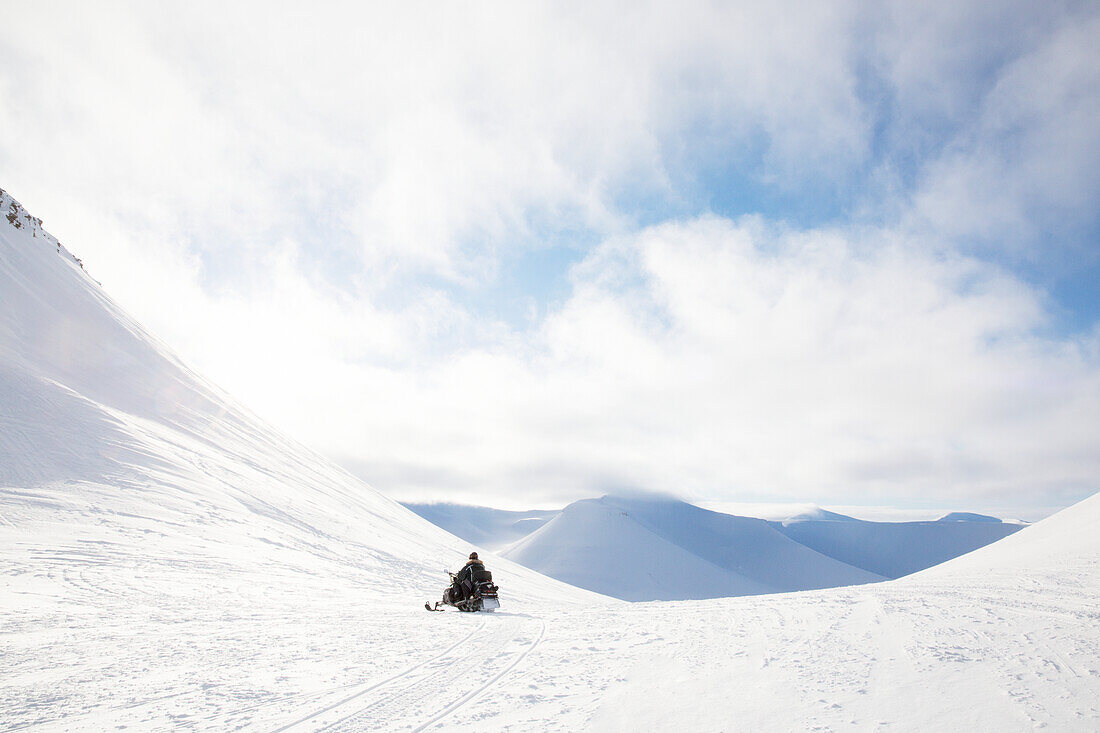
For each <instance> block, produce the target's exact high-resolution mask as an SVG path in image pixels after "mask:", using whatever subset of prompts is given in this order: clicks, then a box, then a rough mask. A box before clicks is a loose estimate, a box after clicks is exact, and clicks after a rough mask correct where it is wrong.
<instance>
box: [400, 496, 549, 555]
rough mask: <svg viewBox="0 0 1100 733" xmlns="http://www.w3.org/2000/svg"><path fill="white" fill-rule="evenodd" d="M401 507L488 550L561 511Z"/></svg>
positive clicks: (438, 505) (440, 505) (514, 539)
mask: <svg viewBox="0 0 1100 733" xmlns="http://www.w3.org/2000/svg"><path fill="white" fill-rule="evenodd" d="M403 506H404V507H406V508H407V509H410V510H412V511H413V512H416V514H418V515H419V516H421V517H423V518H424V519H427V520H428V521H429V522H431V523H432V524H434V525H436V526H437V527H442V528H443V529H445V530H447V531H448V532H450V533H451V534H453V535H454V536H455V537H461V538H462V539H464V540H467V541H468V542H472V543H474V544H476V545H480V546H482V547H486V548H488V549H490V550H499V549H501V548H503V547H506V546H508V545H511V544H513V543H515V542H517V541H519V540H521V539H523V538H524V537H526V536H527V535H529V534H531V533H532V532H534V531H535V530H536V529H538V528H539V527H541V526H542V525H544V524H546V523H547V522H549V521H550V520H551V519H553V518H554V517H556V516H557V515H558V514H559V513H560V512H558V511H556V510H548V511H541V510H537V509H534V510H530V511H524V512H517V511H507V510H504V509H493V508H490V507H481V506H466V505H462V504H447V503H435V504H410V503H404V504H403Z"/></svg>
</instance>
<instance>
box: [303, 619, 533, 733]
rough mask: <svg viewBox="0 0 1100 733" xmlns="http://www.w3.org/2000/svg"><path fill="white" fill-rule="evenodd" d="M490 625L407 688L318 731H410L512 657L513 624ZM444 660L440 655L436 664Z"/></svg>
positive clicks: (387, 693)
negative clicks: (472, 679) (473, 678)
mask: <svg viewBox="0 0 1100 733" xmlns="http://www.w3.org/2000/svg"><path fill="white" fill-rule="evenodd" d="M486 622H487V623H488V620H487V621H486ZM493 622H494V627H493V629H492V632H491V633H489V634H488V635H486V636H482V637H479V638H477V639H475V640H473V641H472V642H471V643H470V644H468V645H466V646H464V647H463V648H462V649H459V650H458V652H457V653H456V654H455V655H454V656H453V657H452V658H451V659H450V660H449V661H447V662H446V663H445V664H435V665H432V666H431V667H429V668H428V669H426V670H425V673H424V674H422V675H419V676H418V677H417V678H416V679H414V680H412V681H411V682H408V683H407V684H403V685H401V686H393V687H391V688H390V689H383V690H381V691H379V692H378V693H376V696H374V697H372V699H371V701H370V702H368V703H367V704H365V705H364V704H362V703H360V704H359V705H358V707H357V709H356V710H354V711H353V712H351V713H349V714H347V715H345V716H344V717H342V718H340V719H338V720H335V721H332V722H331V723H329V724H328V725H326V726H324V727H322V728H320V729H318V730H334V729H336V730H354V731H358V730H375V729H379V728H386V729H387V730H399V729H405V730H411V729H412V727H413V726H414V725H416V723H417V721H418V719H422V718H423V717H424V716H425V715H429V714H432V713H431V711H433V710H434V709H437V706H438V705H439V704H441V702H440V699H442V700H448V699H453V698H454V697H456V696H458V695H461V694H463V693H464V692H467V689H466V687H465V685H466V684H467V678H468V677H470V676H474V675H479V674H480V673H482V672H484V671H485V669H486V668H490V671H489V672H488V674H490V675H491V674H492V670H491V665H492V664H493V662H494V661H495V660H498V659H500V658H501V657H503V656H508V655H511V654H514V653H515V650H513V649H509V647H510V646H511V645H512V643H513V642H514V641H515V640H516V631H517V625H516V623H515V622H514V621H512V620H510V619H501V618H499V617H497V618H494V619H493ZM520 628H521V627H520ZM525 648H526V647H525ZM502 649H506V650H508V651H504V652H502V651H501V650H502ZM444 656H446V655H440V657H438V658H437V661H438V660H442V658H443V657H444ZM401 681H402V682H404V680H401ZM425 708H427V710H425Z"/></svg>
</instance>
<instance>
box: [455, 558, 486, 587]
mask: <svg viewBox="0 0 1100 733" xmlns="http://www.w3.org/2000/svg"><path fill="white" fill-rule="evenodd" d="M484 569H485V563H483V562H481V560H467V561H466V566H465V567H463V568H462V569H461V570H459V571H458V578H457V580H458V582H459V583H460V584H461V583H462V582H463V581H465V580H468V581H470V587H471V588H472V587H473V586H474V573H475V572H477V571H479V570H484Z"/></svg>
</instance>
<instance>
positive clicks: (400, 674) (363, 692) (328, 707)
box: [272, 619, 489, 733]
mask: <svg viewBox="0 0 1100 733" xmlns="http://www.w3.org/2000/svg"><path fill="white" fill-rule="evenodd" d="M488 623H489V621H488V620H487V619H486V620H484V621H482V622H481V625H480V626H478V627H477V628H476V629H474V630H473V631H471V632H470V633H469V634H467V635H466V636H464V637H462V638H461V639H459V640H458V641H456V642H455V643H454V644H452V645H451V646H449V647H448V648H447V649H446V651H443V652H441V653H440V654H437V655H435V656H434V657H433V658H432V659H430V660H428V661H427V662H417V663H416V664H413V665H410V666H408V667H406V668H404V669H402V670H401V671H400V672H398V673H397V674H395V675H392V676H390V677H387V678H386V679H384V680H381V681H380V682H375V683H374V684H372V685H370V686H368V687H365V688H364V689H362V690H360V691H359V692H356V693H355V694H354V695H351V696H349V697H345V698H343V699H342V700H337V701H336V702H334V703H332V704H331V705H326V706H325V707H323V708H321V709H320V710H316V711H314V712H312V713H310V714H309V715H306V716H305V717H303V718H299V719H298V720H295V721H293V722H291V723H287V724H286V725H284V726H282V727H279V728H276V729H275V730H274V731H273V732H272V733H282V732H283V731H286V730H290V729H291V728H294V727H296V726H299V725H302V724H303V723H306V722H308V721H310V720H313V719H314V718H317V717H318V716H321V715H324V714H325V713H327V712H330V711H332V710H334V709H336V708H339V707H341V706H342V705H347V704H348V703H350V702H352V701H353V700H356V699H358V698H360V697H362V696H363V695H366V694H367V693H368V692H371V691H373V690H377V689H378V688H379V687H382V686H384V685H388V684H391V683H393V682H396V681H398V680H400V679H402V678H405V677H408V676H409V675H411V674H413V673H414V672H416V671H417V670H419V669H421V668H423V667H424V665H425V664H427V665H431V664H432V662H435V661H437V660H439V659H442V658H443V657H446V656H447V655H448V654H450V653H451V652H453V651H454V650H455V649H457V648H458V647H460V646H461V645H463V644H465V643H466V642H467V641H469V640H470V639H472V638H473V637H475V636H476V635H477V634H478V633H480V632H481V630H482V629H484V628H485V626H486V625H487V624H488ZM450 664H453V662H449V663H448V664H447V665H445V666H450ZM418 681H419V680H418ZM358 712H359V711H356V713H353V714H352V715H355V714H358ZM348 717H352V716H346V717H345V718H341V719H340V720H339V721H337V722H336V723H329V724H328V725H326V726H325V728H322V729H321V730H324V729H326V728H331V727H332V726H333V725H336V724H337V723H339V722H342V721H343V720H346V719H347V718H348Z"/></svg>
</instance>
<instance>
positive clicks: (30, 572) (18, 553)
mask: <svg viewBox="0 0 1100 733" xmlns="http://www.w3.org/2000/svg"><path fill="white" fill-rule="evenodd" d="M0 211H3V212H5V214H6V215H7V216H6V217H5V218H4V219H0V575H2V578H0V621H2V624H0V625H2V626H3V628H4V630H5V632H12V633H5V634H3V635H0V637H2V638H0V678H2V679H3V680H4V683H3V689H2V696H0V723H3V724H4V725H13V726H14V725H16V724H18V725H24V724H28V723H33V722H34V721H36V720H39V721H41V720H50V719H60V717H62V716H66V715H69V714H72V713H73V712H74V710H75V709H80V710H82V711H83V712H82V713H81V714H82V715H83V714H90V713H89V712H88V709H86V708H85V707H82V706H83V705H84V703H85V702H86V703H87V704H88V705H90V706H91V708H92V709H101V708H104V707H105V706H111V705H112V704H116V703H117V702H118V701H117V700H112V699H108V698H104V697H103V696H102V695H100V693H99V692H97V690H96V683H95V682H87V681H85V682H79V681H78V679H77V678H78V677H79V676H80V673H73V672H72V669H73V665H74V664H77V663H78V657H81V656H83V655H84V654H85V652H87V651H88V649H89V648H90V647H86V646H85V644H88V645H91V646H92V647H95V648H96V649H97V651H96V652H94V654H92V657H91V659H93V660H98V661H95V662H94V663H95V664H96V665H97V668H99V669H101V670H102V674H104V675H107V676H111V675H115V674H118V666H117V665H116V664H115V663H114V662H112V659H115V660H118V659H122V658H125V657H127V655H128V654H131V653H134V652H135V651H136V650H137V649H139V648H140V649H143V650H144V651H143V652H142V656H143V657H144V658H143V660H142V661H141V665H143V666H144V667H146V668H148V669H149V670H150V672H149V674H150V675H152V677H151V678H150V679H149V680H147V682H151V683H152V684H154V685H157V684H161V683H165V682H167V681H168V680H171V679H172V678H173V677H175V676H176V675H177V674H178V675H181V676H182V677H181V679H191V680H192V681H194V680H193V678H191V677H188V673H187V672H186V671H184V670H180V669H177V666H176V661H177V654H176V652H178V650H179V648H180V645H182V644H188V643H190V642H188V641H187V637H186V634H184V635H183V636H180V635H178V634H176V633H174V632H175V631H180V630H182V629H185V628H188V626H189V625H193V624H200V625H201V623H202V622H205V621H209V620H211V619H220V620H221V621H222V622H224V623H225V625H224V626H222V627H221V628H222V631H221V632H216V633H218V634H222V633H225V634H228V636H223V637H221V639H220V641H219V640H218V639H216V638H206V639H202V640H199V641H196V643H198V644H199V645H200V646H201V647H203V648H204V649H206V651H211V650H213V648H214V647H216V646H217V645H218V644H219V643H224V645H226V647H227V648H231V649H237V651H236V652H235V653H239V654H244V655H260V656H264V655H275V656H276V657H279V656H280V655H283V654H287V653H289V654H295V653H300V652H302V650H303V648H304V647H303V645H304V644H305V643H306V642H308V641H309V639H308V638H305V637H302V638H298V639H296V640H295V641H294V642H293V643H290V644H288V645H287V646H286V647H285V648H272V647H270V643H271V640H270V639H269V640H268V641H267V642H264V646H265V648H264V649H260V648H250V647H249V643H250V642H249V641H247V640H249V639H252V640H255V639H259V638H263V637H264V634H266V633H273V632H272V630H270V629H269V630H260V629H255V628H249V629H247V630H246V629H244V628H243V627H242V628H238V627H237V626H236V625H235V624H232V623H229V620H230V619H233V618H237V619H242V618H249V617H251V618H253V619H255V620H256V621H257V622H259V621H260V619H261V618H263V616H264V614H267V613H271V612H272V611H273V609H279V610H281V611H282V612H285V613H286V614H289V615H291V616H294V617H299V618H301V619H302V622H303V623H305V624H306V625H307V626H311V625H312V622H311V620H310V618H309V617H310V614H311V613H321V614H323V615H327V616H328V617H329V618H330V619H331V618H332V615H333V613H338V612H339V613H343V612H346V613H348V614H353V615H354V616H355V617H356V618H357V620H358V622H363V623H365V622H367V621H368V619H369V617H371V616H374V615H376V614H377V613H379V609H380V608H385V607H387V606H390V605H399V606H403V607H408V608H413V609H419V613H421V614H423V613H424V611H423V608H422V604H423V602H424V601H425V600H427V599H429V598H433V599H434V598H438V596H439V593H440V592H441V590H442V588H443V586H444V585H445V584H446V576H445V575H444V574H443V568H444V567H445V566H447V565H450V566H452V567H455V566H458V565H460V564H461V563H462V561H463V560H464V558H465V555H466V553H467V552H468V550H469V547H468V545H467V544H466V543H465V542H462V541H459V540H458V539H457V538H455V537H453V536H451V535H448V534H447V533H445V532H443V531H442V530H440V529H438V528H437V527H435V526H434V525H432V524H430V523H428V522H426V521H424V520H422V519H421V518H419V517H417V516H416V515H415V514H413V513H412V512H410V511H408V510H407V509H405V508H404V507H402V506H400V505H399V504H397V503H396V502H394V501H392V500H390V499H388V498H386V497H384V496H382V495H381V494H379V493H378V492H376V491H375V490H373V489H372V488H370V487H369V486H367V485H365V484H364V483H362V482H361V481H359V480H357V479H355V478H353V477H352V476H351V475H350V474H348V473H347V472H345V471H343V470H341V469H340V468H338V467H336V466H335V465H333V464H331V463H330V462H328V461H326V460H324V459H322V458H320V457H318V456H317V455H315V454H313V453H312V452H310V451H309V450H307V449H305V448H303V447H302V446H300V445H298V444H296V443H294V442H293V441H290V440H288V439H287V438H285V437H283V436H282V435H280V434H279V433H278V432H277V431H275V430H273V429H271V428H270V427H268V426H267V425H265V424H264V423H263V422H262V421H260V420H258V419H257V418H256V417H254V416H253V415H251V414H250V413H249V412H248V411H246V410H245V409H243V408H241V407H240V406H239V405H238V404H236V403H235V402H234V401H233V400H232V399H230V398H229V397H228V396H227V395H225V394H223V393H222V392H221V391H219V390H218V389H216V388H215V387H213V386H212V385H210V384H209V383H207V382H206V381H204V380H203V379H202V378H200V377H199V376H197V375H196V374H195V373H193V372H192V371H191V370H189V369H188V368H187V367H185V366H184V365H183V364H181V363H180V361H179V360H178V359H177V358H176V357H175V356H173V355H172V353H171V352H170V351H169V350H168V349H167V348H166V347H165V346H164V345H163V344H161V343H159V342H158V341H157V340H156V339H154V338H152V337H151V336H150V335H149V334H148V333H147V332H146V331H145V330H144V329H143V328H142V327H141V326H140V325H138V324H137V323H136V322H134V321H133V319H131V318H130V317H128V316H127V315H126V314H125V313H124V312H123V311H122V310H121V309H120V308H118V306H116V305H115V304H114V303H113V302H112V301H111V299H110V298H109V297H108V296H107V295H106V294H105V293H104V292H103V291H102V289H101V288H100V287H99V285H98V284H97V283H96V282H95V281H94V280H92V279H91V278H90V277H89V276H88V275H87V273H86V272H85V271H84V270H83V268H82V267H81V265H80V264H79V262H78V261H77V260H75V259H74V258H73V257H72V256H71V255H70V254H69V253H68V252H67V251H66V250H65V249H64V248H62V247H61V246H60V244H59V243H58V242H57V241H56V240H55V239H54V238H53V237H51V236H50V235H49V234H47V233H46V232H45V231H44V230H43V229H42V227H41V225H40V223H39V222H38V221H37V220H36V219H34V218H33V217H30V215H29V214H27V213H26V212H25V211H24V210H23V208H22V207H21V206H20V205H19V204H18V203H17V202H15V201H14V200H13V199H12V198H11V197H10V196H9V195H8V194H7V193H0ZM16 224H19V226H16ZM490 563H491V567H492V568H493V570H494V572H495V574H496V576H497V578H498V580H499V583H500V585H501V586H502V602H503V604H504V607H505V608H506V609H508V608H511V609H518V608H523V607H524V606H525V605H526V606H530V605H531V604H536V603H539V602H541V600H542V599H547V598H553V599H554V600H555V603H558V604H563V603H575V602H578V601H588V602H592V601H593V599H595V600H596V602H599V600H600V599H598V598H596V597H595V596H593V595H592V594H589V593H586V592H584V591H581V590H578V589H575V588H571V587H569V586H566V585H564V584H561V583H558V582H556V581H552V580H550V579H548V578H542V577H540V576H538V575H537V574H535V573H534V572H532V571H530V570H527V569H525V568H522V567H519V566H514V565H512V564H511V563H508V562H506V561H503V560H492V559H490ZM364 608H369V609H370V610H369V611H363V609H364ZM313 621H314V622H315V621H316V619H313ZM177 624H178V626H177ZM244 625H248V624H244ZM338 627H341V624H339V623H337V624H336V626H334V627H333V628H338ZM228 629H234V630H233V631H227V630H228ZM284 630H285V626H284ZM238 632H243V633H238ZM13 633H14V634H15V635H14V636H13V635H12V634H13ZM19 633H25V634H30V635H31V636H19ZM279 633H281V632H279ZM326 633H330V632H325V631H324V630H323V629H321V628H314V629H313V630H312V635H313V637H314V640H315V641H316V643H319V644H322V645H323V644H324V643H325V642H324V641H321V640H322V639H324V638H325V634H326ZM135 635H137V636H135ZM138 637H140V638H138ZM104 639H110V642H105V643H107V646H106V647H96V646H95V645H96V644H97V641H96V640H99V641H103V640H104ZM328 642H330V643H332V644H336V642H335V641H333V639H332V637H331V634H330V637H329V639H328ZM311 643H312V642H311ZM341 643H342V642H341ZM13 645H14V646H13ZM333 648H335V647H333ZM204 653H205V652H204ZM103 655H107V656H103ZM178 658H179V659H182V658H183V657H182V656H180V657H178ZM276 666H277V665H276ZM128 669H131V671H132V669H133V668H132V667H128ZM112 670H113V671H112ZM254 673H255V674H257V675H263V674H265V672H264V670H263V669H259V668H257V669H256V670H255V672H254ZM99 674H100V673H99V672H97V673H96V674H95V675H93V677H95V678H97V679H98V677H99ZM317 680H318V681H327V682H332V680H333V677H332V675H331V674H327V673H326V674H322V675H320V676H319V677H318V678H317ZM135 682H136V681H135V680H130V681H129V682H128V683H127V684H131V683H135ZM324 683H326V682H322V684H324ZM243 684H245V685H246V686H247V684H248V683H247V682H245V683H243ZM126 689H129V688H126ZM115 691H116V692H118V693H120V694H123V693H125V691H126V690H125V689H123V690H117V689H116V690H115ZM45 700H64V702H58V703H56V704H53V703H49V704H48V703H45V702H43V701H45ZM81 701H83V702H81ZM74 705H75V706H76V707H75V708H74ZM93 717H94V716H93ZM88 720H89V721H93V722H87V721H86V722H84V723H80V722H79V720H77V721H76V722H75V723H73V724H74V725H76V726H77V727H81V726H85V727H90V728H98V727H99V723H98V722H94V720H93V718H89V719H88ZM0 727H3V726H2V725H0Z"/></svg>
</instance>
